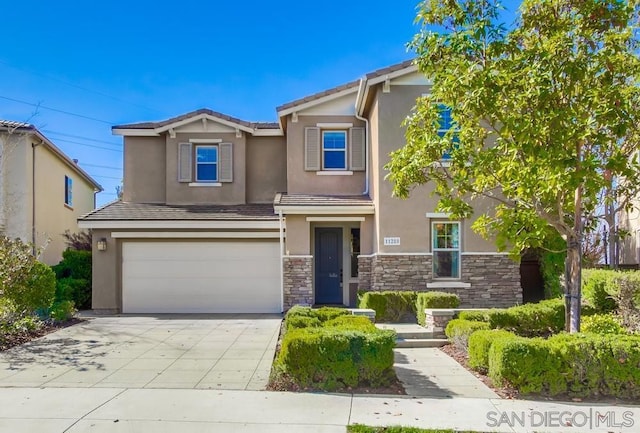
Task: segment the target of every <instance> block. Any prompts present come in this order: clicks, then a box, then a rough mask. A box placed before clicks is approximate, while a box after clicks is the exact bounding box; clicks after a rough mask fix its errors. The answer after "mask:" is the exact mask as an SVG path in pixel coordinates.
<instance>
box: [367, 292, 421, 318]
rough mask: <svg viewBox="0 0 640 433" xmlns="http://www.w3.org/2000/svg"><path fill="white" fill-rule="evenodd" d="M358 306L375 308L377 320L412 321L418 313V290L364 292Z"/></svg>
mask: <svg viewBox="0 0 640 433" xmlns="http://www.w3.org/2000/svg"><path fill="white" fill-rule="evenodd" d="M358 308H369V309H372V310H375V312H376V322H408V321H409V322H410V321H413V319H414V318H415V315H416V292H412V291H402V290H400V291H384V292H364V293H362V294H361V295H360V300H359V303H358Z"/></svg>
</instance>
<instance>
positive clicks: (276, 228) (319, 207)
mask: <svg viewBox="0 0 640 433" xmlns="http://www.w3.org/2000/svg"><path fill="white" fill-rule="evenodd" d="M428 91H429V84H428V82H427V81H426V80H425V78H424V77H423V76H422V75H421V74H420V73H418V72H417V69H416V67H415V66H413V65H412V63H411V62H404V63H401V64H399V65H395V66H392V67H389V68H385V69H381V70H378V71H375V72H373V73H370V74H368V75H366V76H365V77H363V78H362V79H361V80H358V81H353V82H351V83H347V84H345V85H342V86H339V87H336V88H333V89H329V90H326V91H324V92H321V93H318V94H315V95H311V96H308V97H305V98H302V99H300V100H297V101H293V102H290V103H287V104H284V105H282V106H280V107H277V114H278V122H277V123H252V122H247V121H244V120H240V119H236V118H233V117H230V116H227V115H224V114H221V113H217V112H215V111H211V110H207V109H203V110H198V111H195V112H192V113H187V114H185V115H182V116H179V117H176V118H172V119H169V120H166V121H162V122H148V123H136V124H130V125H120V126H115V127H114V128H113V132H114V133H115V134H118V135H122V136H124V197H123V200H122V201H119V202H115V203H112V204H110V205H107V206H106V207H103V208H101V209H98V210H96V211H94V212H92V213H90V214H88V215H87V216H85V217H83V218H81V220H80V226H81V227H85V228H91V229H93V230H94V244H95V245H94V256H93V257H94V258H93V260H94V262H93V264H94V271H93V308H94V309H99V310H115V311H122V312H125V313H136V312H142V313H161V312H173V313H182V312H194V313H197V312H280V311H284V310H287V309H288V308H290V307H291V306H292V305H295V304H312V305H350V304H353V303H354V301H355V294H356V290H390V289H397V290H423V291H424V290H445V291H455V292H456V293H458V294H459V295H460V297H461V299H462V302H463V305H464V306H476V307H490V306H507V305H514V304H516V303H521V302H522V291H521V288H520V276H519V268H518V265H517V264H516V263H515V262H513V261H511V260H510V259H509V258H508V257H507V256H506V255H505V254H503V253H498V252H496V249H495V247H494V245H493V244H492V243H491V242H488V241H485V240H483V239H482V238H480V237H479V236H478V235H476V234H475V233H473V232H472V231H471V228H470V227H471V223H472V221H452V220H450V219H449V217H448V215H446V214H442V213H437V212H435V211H434V209H435V205H436V199H435V198H434V197H432V196H431V195H430V190H429V186H428V185H425V186H423V187H420V188H417V189H416V190H415V191H414V192H413V194H412V196H411V198H410V199H407V200H400V199H397V198H394V197H392V194H391V191H392V185H391V184H389V183H388V181H386V180H385V175H386V172H385V170H384V165H385V164H386V163H387V162H388V160H389V153H390V152H392V151H393V150H395V149H398V148H399V147H401V146H402V145H403V143H404V128H403V127H402V121H403V119H404V118H405V117H406V116H407V114H408V113H409V112H410V110H411V109H412V107H413V106H414V103H415V100H416V98H417V97H419V96H420V95H422V94H424V93H427V92H428ZM478 205H479V206H482V203H478ZM488 205H489V204H486V206H488ZM98 245H100V246H101V248H100V249H98Z"/></svg>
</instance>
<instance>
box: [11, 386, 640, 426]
mask: <svg viewBox="0 0 640 433" xmlns="http://www.w3.org/2000/svg"><path fill="white" fill-rule="evenodd" d="M625 411H626V412H627V413H626V414H625ZM561 413H563V415H562V416H560V414H561ZM598 414H600V415H606V419H605V417H604V416H601V417H600V418H598ZM520 417H522V423H519V419H520ZM588 417H590V418H588ZM559 419H562V420H563V422H573V423H574V424H575V425H578V426H581V427H575V428H568V427H567V426H566V425H562V426H561V425H559V423H560V421H559ZM598 419H600V422H599V425H596V424H598V421H597V420H598ZM589 422H591V423H592V424H591V425H589V424H588V423H589ZM625 422H626V424H625V425H627V426H620V425H619V426H618V427H615V425H616V424H621V423H625ZM629 422H633V423H634V425H631V426H629V425H628V423H629ZM353 423H360V424H368V425H376V426H389V425H403V426H415V427H422V428H449V429H456V430H471V429H473V430H476V431H494V432H518V433H519V432H532V431H536V432H566V431H576V432H586V431H589V432H625V433H630V432H635V431H638V426H640V408H639V407H623V406H594V405H587V404H575V403H557V402H536V401H522V400H499V399H486V398H447V399H437V398H410V397H408V398H400V397H388V396H384V397H382V396H351V395H335V394H304V393H299V394H297V393H277V392H264V391H262V392H261V391H228V390H224V391H223V390H197V389H180V390H178V389H121V388H57V389H56V388H2V389H0V431H1V432H11V433H23V432H25V433H26V432H39V433H61V432H69V433H79V432H109V433H111V432H114V433H119V432H123V433H124V432H127V433H129V432H142V433H144V432H154V433H158V432H160V433H162V432H181V433H204V432H230V433H235V432H245V433H246V432H251V433H252V432H256V433H257V432H260V433H263V432H264V433H270V432H302V433H306V432H326V433H338V432H340V433H343V432H345V431H346V429H345V426H347V425H349V424H353ZM585 423H587V424H585ZM521 424H522V425H521ZM583 424H584V425H583Z"/></svg>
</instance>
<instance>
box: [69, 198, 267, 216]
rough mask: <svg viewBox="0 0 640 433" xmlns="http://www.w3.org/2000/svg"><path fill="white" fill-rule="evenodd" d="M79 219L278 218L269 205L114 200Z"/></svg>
mask: <svg viewBox="0 0 640 433" xmlns="http://www.w3.org/2000/svg"><path fill="white" fill-rule="evenodd" d="M80 219H81V220H82V221H132V220H135V221H190V220H193V221H196V220H197V221H203V220H205V221H206V220H277V219H278V217H277V215H276V214H275V213H274V210H273V205H271V204H240V205H168V204H158V203H125V202H122V201H116V202H112V203H109V204H107V205H106V206H103V207H102V208H100V209H96V210H94V211H93V212H90V213H88V214H86V215H84V216H82V217H81V218H80Z"/></svg>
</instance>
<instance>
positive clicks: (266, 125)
mask: <svg viewBox="0 0 640 433" xmlns="http://www.w3.org/2000/svg"><path fill="white" fill-rule="evenodd" d="M199 114H208V115H209V116H212V117H217V118H218V119H223V120H226V121H229V122H232V123H236V124H238V125H242V126H246V127H247V128H254V129H278V128H280V125H279V124H278V123H275V122H247V121H246V120H242V119H238V118H237V117H233V116H229V115H227V114H224V113H220V112H218V111H213V110H210V109H208V108H201V109H199V110H195V111H191V112H189V113H185V114H181V115H180V116H176V117H172V118H171V119H167V120H161V121H158V122H141V123H129V124H125V125H116V126H114V127H112V129H155V128H162V127H163V126H167V125H171V124H172V123H175V122H180V121H181V120H187V119H189V118H191V117H194V116H197V115H199Z"/></svg>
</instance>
